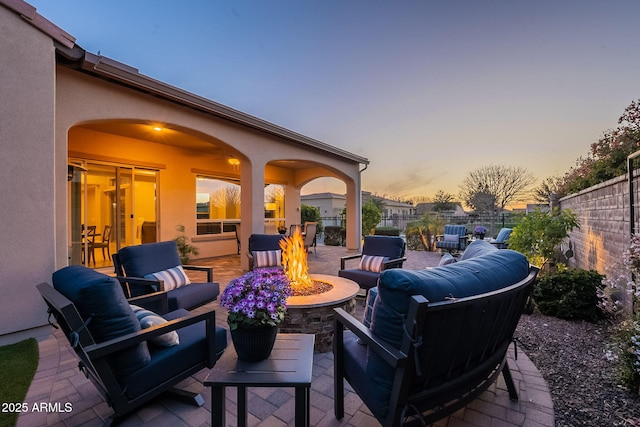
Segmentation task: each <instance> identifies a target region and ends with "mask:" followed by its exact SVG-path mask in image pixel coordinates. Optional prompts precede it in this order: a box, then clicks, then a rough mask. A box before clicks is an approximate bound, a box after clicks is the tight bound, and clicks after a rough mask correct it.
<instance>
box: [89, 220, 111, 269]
mask: <svg viewBox="0 0 640 427" xmlns="http://www.w3.org/2000/svg"><path fill="white" fill-rule="evenodd" d="M112 229H113V227H112V226H111V225H105V226H104V231H103V232H102V235H101V236H100V241H99V242H95V241H94V243H93V248H94V249H96V248H99V249H102V259H103V260H109V261H110V260H111V230H112ZM94 240H95V239H94ZM105 249H106V250H107V255H108V257H105V255H104V250H105ZM95 256H96V255H95V253H94V254H93V263H94V265H95V263H96V258H95Z"/></svg>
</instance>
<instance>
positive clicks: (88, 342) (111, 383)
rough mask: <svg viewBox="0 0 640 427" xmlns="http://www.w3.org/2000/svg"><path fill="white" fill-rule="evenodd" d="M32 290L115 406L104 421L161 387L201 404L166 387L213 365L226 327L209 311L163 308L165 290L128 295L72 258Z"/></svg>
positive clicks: (115, 282) (82, 365) (84, 368)
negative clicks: (218, 324)
mask: <svg viewBox="0 0 640 427" xmlns="http://www.w3.org/2000/svg"><path fill="white" fill-rule="evenodd" d="M38 290H39V292H40V294H41V295H42V297H43V298H44V300H45V302H46V303H47V306H48V308H49V313H50V315H53V318H54V320H55V321H56V323H57V324H58V325H59V327H60V329H61V330H62V332H63V333H64V334H65V336H66V337H67V339H68V340H69V343H70V344H71V347H72V348H73V349H74V351H75V353H76V356H77V357H78V358H79V359H80V364H79V368H80V370H82V371H83V372H84V373H85V375H86V376H87V377H88V378H89V379H90V380H91V382H92V383H93V384H94V385H95V386H96V388H97V389H98V391H99V392H100V394H101V395H102V396H103V397H104V398H105V400H106V401H107V403H108V404H109V405H110V406H111V407H112V408H113V410H114V412H115V413H114V414H113V416H112V417H111V418H109V419H107V420H106V421H105V424H109V423H110V422H111V421H113V419H115V418H119V417H122V416H124V415H126V414H128V413H129V412H131V411H132V410H134V409H136V408H138V407H139V406H140V405H142V404H144V403H145V402H148V401H149V400H151V399H153V398H154V397H156V396H158V395H159V394H161V393H163V392H166V391H171V392H174V393H177V394H178V395H179V396H180V397H181V398H183V399H184V398H190V399H191V402H192V403H195V404H197V405H199V406H201V405H202V404H203V403H204V400H203V399H202V397H200V396H199V395H198V394H195V393H187V392H185V391H180V390H175V389H173V387H174V386H175V385H176V384H177V383H178V382H180V381H182V380H184V379H185V378H187V377H189V376H191V375H193V374H195V373H196V372H198V371H200V370H201V369H203V368H211V367H213V366H214V364H215V362H216V360H217V359H218V358H219V357H220V356H221V355H222V353H223V352H224V349H225V348H226V346H227V331H226V330H225V329H224V328H221V327H217V326H216V324H215V312H214V311H213V310H209V311H206V312H203V313H201V314H198V315H192V314H191V313H190V312H188V311H187V310H184V309H179V310H176V311H173V312H169V313H165V312H164V310H166V307H167V305H168V303H167V293H166V292H158V293H155V294H151V295H146V296H143V297H138V298H135V299H132V300H129V301H128V300H127V299H126V298H125V296H124V293H123V291H122V287H121V286H120V284H119V283H118V280H117V279H116V278H114V277H109V276H106V275H104V274H101V273H99V272H97V271H95V270H92V269H90V268H86V267H83V266H78V265H74V266H69V267H65V268H63V269H61V270H58V271H56V272H55V273H54V274H53V287H52V286H51V285H49V284H47V283H41V284H40V285H38ZM130 303H131V304H135V305H137V306H139V307H133V306H130V305H129V304H130ZM134 309H135V312H134ZM148 309H151V310H152V311H149V310H148ZM160 315H161V316H160ZM50 321H51V320H50ZM141 324H144V326H148V328H147V329H142V328H143V327H142V326H141ZM154 325H155V326H154Z"/></svg>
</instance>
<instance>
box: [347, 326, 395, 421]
mask: <svg viewBox="0 0 640 427" xmlns="http://www.w3.org/2000/svg"><path fill="white" fill-rule="evenodd" d="M343 342H344V370H345V372H348V373H349V384H351V386H352V387H353V388H354V389H355V390H356V392H357V394H358V396H359V397H360V398H361V399H362V401H363V402H365V403H366V404H367V406H368V407H369V409H371V411H372V412H373V413H374V414H375V415H376V416H378V415H381V416H384V412H380V410H379V408H378V407H376V406H375V405H370V402H375V401H376V400H377V398H376V396H375V393H376V390H375V388H374V387H371V386H370V381H371V380H370V379H369V378H368V374H367V370H366V362H367V346H366V345H363V344H360V343H359V342H358V338H357V337H356V335H355V334H353V332H350V331H345V332H344V339H343ZM385 412H386V409H385Z"/></svg>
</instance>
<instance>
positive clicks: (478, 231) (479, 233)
mask: <svg viewBox="0 0 640 427" xmlns="http://www.w3.org/2000/svg"><path fill="white" fill-rule="evenodd" d="M486 232H487V227H485V226H484V225H476V228H474V229H473V233H474V234H475V235H476V237H477V238H478V239H480V240H484V235H485V233H486Z"/></svg>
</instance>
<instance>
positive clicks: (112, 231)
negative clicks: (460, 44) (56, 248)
mask: <svg viewBox="0 0 640 427" xmlns="http://www.w3.org/2000/svg"><path fill="white" fill-rule="evenodd" d="M78 164H82V165H83V167H84V168H86V172H83V173H80V174H78V173H76V174H75V175H73V176H71V174H70V177H71V180H70V181H69V186H68V192H69V194H68V197H69V209H70V212H69V222H70V224H69V230H70V231H69V233H70V235H69V241H70V242H71V246H70V251H69V252H70V255H69V263H70V264H85V265H87V266H89V267H94V268H99V267H107V266H110V265H112V262H111V254H113V253H115V252H117V251H118V250H119V249H120V248H122V247H125V246H130V245H136V244H140V243H141V242H142V238H141V237H142V236H141V235H142V233H141V229H142V225H143V224H152V226H153V231H154V233H153V234H154V236H155V224H156V179H157V172H156V171H147V170H144V169H135V168H133V167H125V166H114V165H108V164H99V163H91V162H86V161H84V162H82V161H79V162H78ZM92 229H95V236H94V235H93V233H90V232H88V231H89V230H92Z"/></svg>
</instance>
